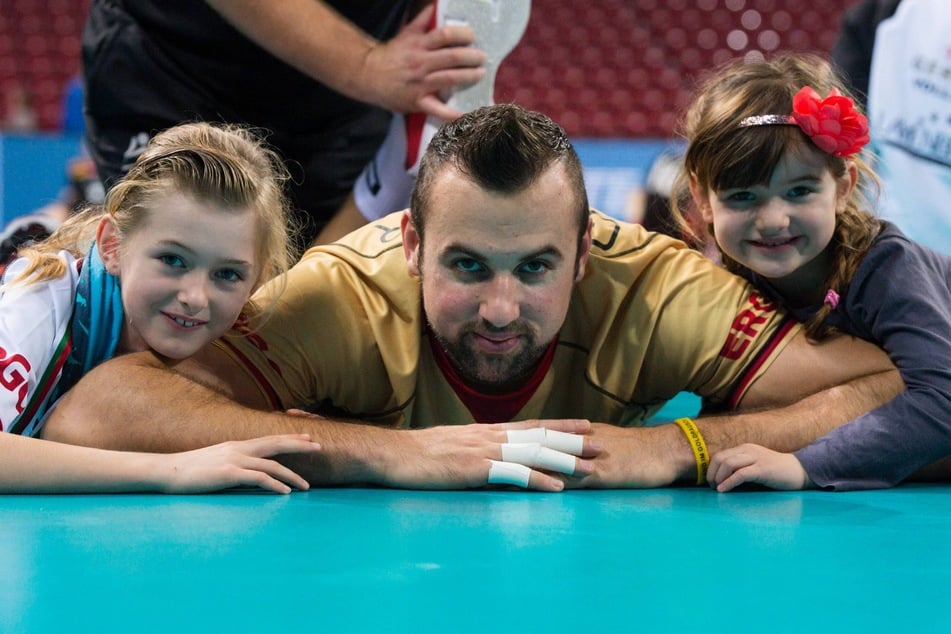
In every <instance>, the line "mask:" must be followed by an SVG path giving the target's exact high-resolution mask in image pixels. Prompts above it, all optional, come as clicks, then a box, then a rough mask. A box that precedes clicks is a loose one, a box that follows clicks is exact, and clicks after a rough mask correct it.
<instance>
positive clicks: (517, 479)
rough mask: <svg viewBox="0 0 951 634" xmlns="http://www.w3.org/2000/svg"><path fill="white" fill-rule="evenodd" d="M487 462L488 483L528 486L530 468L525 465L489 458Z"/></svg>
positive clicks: (530, 473)
mask: <svg viewBox="0 0 951 634" xmlns="http://www.w3.org/2000/svg"><path fill="white" fill-rule="evenodd" d="M489 463H490V465H489V484H514V485H515V486H520V487H522V488H523V489H525V488H528V478H529V476H531V475H532V470H531V469H529V468H528V467H526V466H525V465H522V464H515V463H514V462H499V461H498V460H490V461H489Z"/></svg>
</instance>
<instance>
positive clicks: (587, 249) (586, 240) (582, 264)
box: [575, 216, 594, 284]
mask: <svg viewBox="0 0 951 634" xmlns="http://www.w3.org/2000/svg"><path fill="white" fill-rule="evenodd" d="M593 230H594V218H592V217H591V216H588V228H587V229H585V232H584V235H583V236H582V237H581V243H580V244H579V245H578V270H577V271H576V273H575V283H576V284H577V283H578V282H580V281H581V279H582V278H583V277H584V272H585V268H587V266H588V256H589V255H591V232H592V231H593Z"/></svg>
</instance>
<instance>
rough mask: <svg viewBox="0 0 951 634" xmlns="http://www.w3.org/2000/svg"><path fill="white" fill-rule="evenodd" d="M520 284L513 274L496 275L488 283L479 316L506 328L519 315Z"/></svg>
mask: <svg viewBox="0 0 951 634" xmlns="http://www.w3.org/2000/svg"><path fill="white" fill-rule="evenodd" d="M518 286H519V284H518V282H517V281H516V280H515V279H514V278H513V277H512V276H511V275H496V276H495V277H493V279H492V280H491V281H490V282H489V283H487V284H486V286H485V292H484V294H483V296H482V302H481V304H480V306H479V316H480V317H482V319H484V320H485V321H487V322H488V323H490V324H492V325H493V326H495V327H497V328H504V327H505V326H508V325H509V324H511V323H512V322H514V321H516V320H517V319H518V316H519V297H520V293H519V288H518Z"/></svg>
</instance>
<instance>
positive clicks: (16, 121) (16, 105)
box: [3, 84, 37, 132]
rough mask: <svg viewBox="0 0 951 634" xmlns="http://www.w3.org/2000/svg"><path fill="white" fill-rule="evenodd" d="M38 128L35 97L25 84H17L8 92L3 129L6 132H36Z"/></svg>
mask: <svg viewBox="0 0 951 634" xmlns="http://www.w3.org/2000/svg"><path fill="white" fill-rule="evenodd" d="M36 129H37V116H36V108H35V107H34V106H33V97H32V95H31V94H30V91H29V90H28V89H27V88H26V87H25V86H23V85H20V84H17V85H16V86H14V87H13V88H12V89H10V90H9V91H8V92H7V97H6V103H5V104H4V111H3V130H4V131H6V132H34V131H36Z"/></svg>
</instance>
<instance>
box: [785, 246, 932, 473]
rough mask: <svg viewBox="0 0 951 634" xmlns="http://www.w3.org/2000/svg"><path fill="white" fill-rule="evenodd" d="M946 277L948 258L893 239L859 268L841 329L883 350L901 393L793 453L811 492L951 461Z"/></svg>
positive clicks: (870, 255)
mask: <svg viewBox="0 0 951 634" xmlns="http://www.w3.org/2000/svg"><path fill="white" fill-rule="evenodd" d="M949 277H951V258H949V257H947V256H944V255H941V254H938V253H935V252H933V251H930V250H928V249H926V248H924V247H921V246H919V245H917V244H915V243H912V242H910V241H908V240H907V239H905V238H904V237H902V236H900V235H899V236H898V237H896V236H895V235H894V234H892V235H891V236H890V237H888V238H886V239H880V241H879V242H878V243H876V245H875V246H873V248H872V250H871V251H870V252H869V254H868V255H867V256H866V259H865V261H863V262H862V264H861V266H860V267H859V270H858V271H857V273H856V276H855V279H854V280H853V283H852V285H851V287H850V289H849V292H848V296H847V305H846V311H845V312H846V314H847V316H848V319H849V320H850V321H851V324H852V327H851V328H848V329H849V330H851V331H852V332H853V334H856V335H858V336H862V337H863V338H866V339H870V340H872V341H875V342H876V343H878V344H879V345H881V346H882V347H883V348H884V349H885V351H886V352H887V353H888V355H889V357H890V358H891V360H892V362H893V363H894V364H895V366H896V367H897V368H898V370H899V372H900V373H901V376H902V379H904V381H905V391H904V392H902V393H901V394H900V395H898V396H897V397H895V399H893V400H892V401H890V402H889V403H886V404H885V405H883V406H881V407H879V408H877V409H875V410H873V411H871V412H869V413H867V414H864V415H863V416H860V417H858V418H856V419H855V420H853V421H851V422H849V423H847V424H845V425H843V426H842V427H839V428H837V429H835V430H834V431H832V432H831V433H829V434H828V435H826V436H824V437H822V438H820V439H818V440H816V441H815V442H814V443H812V444H811V445H809V446H807V447H805V448H803V449H801V450H799V451H798V452H796V457H798V458H799V461H800V462H801V463H802V466H803V468H804V469H805V470H806V473H808V474H809V477H810V478H811V479H812V481H813V482H814V483H815V484H816V485H817V486H819V487H823V488H828V489H834V490H849V489H872V488H883V487H889V486H894V485H895V484H898V483H899V482H901V481H902V480H904V479H905V478H907V477H908V476H909V475H911V474H912V473H914V472H915V471H917V470H918V469H920V468H922V467H924V466H926V465H928V464H930V463H932V462H934V461H935V460H937V459H939V458H942V457H944V456H946V455H949V454H951V283H949Z"/></svg>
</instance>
